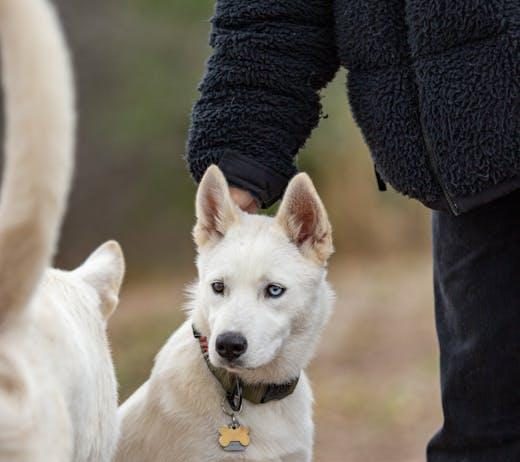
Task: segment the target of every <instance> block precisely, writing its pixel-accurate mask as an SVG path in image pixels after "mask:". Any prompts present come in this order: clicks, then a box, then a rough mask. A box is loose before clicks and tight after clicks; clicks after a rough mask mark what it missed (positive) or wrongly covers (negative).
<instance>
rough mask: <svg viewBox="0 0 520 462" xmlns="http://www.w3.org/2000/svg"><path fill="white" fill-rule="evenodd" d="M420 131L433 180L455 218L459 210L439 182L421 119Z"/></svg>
mask: <svg viewBox="0 0 520 462" xmlns="http://www.w3.org/2000/svg"><path fill="white" fill-rule="evenodd" d="M421 131H422V135H423V140H424V147H425V149H426V153H427V155H428V160H429V163H430V167H431V170H432V174H433V177H434V178H435V180H436V181H437V183H438V184H439V186H440V188H441V189H442V193H443V194H444V198H445V199H446V202H447V204H448V207H449V208H450V210H451V213H453V215H455V216H457V215H460V210H459V207H458V205H457V203H456V202H455V200H454V199H453V198H452V197H451V195H450V193H449V192H448V190H447V189H446V186H445V185H444V183H443V182H442V180H441V175H440V173H439V167H438V166H437V159H436V158H435V154H434V153H433V149H432V146H431V144H430V139H429V138H428V135H427V134H426V130H425V129H424V124H423V122H422V118H421Z"/></svg>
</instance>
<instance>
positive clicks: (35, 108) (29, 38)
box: [0, 0, 75, 323]
mask: <svg viewBox="0 0 520 462" xmlns="http://www.w3.org/2000/svg"><path fill="white" fill-rule="evenodd" d="M0 39H1V45H2V63H3V73H4V79H3V80H4V97H5V101H6V110H5V114H6V120H7V122H6V130H5V135H6V141H5V152H6V161H5V165H4V168H5V170H4V178H3V185H2V190H1V196H0V323H1V322H2V321H3V319H4V318H5V317H6V315H7V314H8V313H10V312H13V313H14V312H17V311H20V310H22V309H23V308H24V307H25V306H26V305H27V304H28V303H29V301H30V298H31V296H32V295H33V292H34V290H35V288H36V286H37V285H38V283H39V281H40V278H41V276H42V274H43V271H44V269H45V268H46V267H47V266H48V265H49V264H50V262H51V259H52V257H53V254H54V251H55V246H56V243H57V240H58V235H59V228H60V226H61V222H62V218H63V214H64V210H65V205H66V201H67V196H68V190H69V184H70V181H71V175H72V166H73V152H74V138H75V110H74V105H75V103H74V86H73V78H72V71H71V66H70V61H69V55H68V51H67V47H66V44H65V40H64V38H63V34H62V31H61V27H60V25H59V21H58V19H57V17H56V14H55V12H54V9H53V8H52V6H51V5H50V4H49V3H48V1H47V0H0Z"/></svg>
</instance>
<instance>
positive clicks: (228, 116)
mask: <svg viewBox="0 0 520 462" xmlns="http://www.w3.org/2000/svg"><path fill="white" fill-rule="evenodd" d="M211 45H212V47H213V50H214V53H213V55H212V56H211V58H210V60H209V62H208V65H207V72H206V75H205V77H204V79H203V81H202V83H201V85H200V91H201V98H200V100H199V101H198V102H197V103H196V105H195V107H194V110H193V115H192V126H191V130H190V137H189V141H188V148H187V160H188V163H189V167H190V170H191V172H192V174H193V176H194V178H195V179H196V180H197V181H198V180H200V178H201V176H202V174H203V173H204V171H205V169H206V168H207V167H208V165H210V164H211V163H216V164H218V165H220V166H221V168H222V170H223V171H224V173H225V174H226V176H227V178H228V180H229V181H230V183H232V184H234V185H236V186H240V187H242V188H245V189H248V190H249V191H251V192H252V193H253V194H254V195H255V196H256V197H257V199H258V200H259V202H260V203H261V204H262V205H263V206H268V205H270V204H272V203H273V202H275V201H276V200H277V199H278V198H279V197H280V196H281V194H282V193H283V190H284V188H285V186H286V185H287V182H288V180H289V178H290V177H291V176H292V175H293V174H294V173H295V172H296V168H295V166H294V158H295V156H296V154H297V152H298V150H299V149H300V148H301V146H302V145H303V144H304V143H305V141H306V139H307V138H308V137H309V135H310V133H311V131H312V129H313V128H314V127H315V126H316V125H317V124H318V121H319V118H320V111H321V106H320V98H319V91H320V89H321V88H323V87H324V86H325V85H326V84H327V83H328V82H329V81H330V80H331V79H332V77H333V76H334V74H335V72H336V70H337V69H338V67H339V66H340V65H343V66H344V67H346V68H347V69H348V71H349V77H348V94H349V98H350V102H351V106H352V110H353V113H354V116H355V119H356V121H357V123H358V124H359V125H360V127H361V130H362V132H363V135H364V137H365V140H366V142H367V144H368V146H369V148H370V151H371V153H372V157H373V159H374V162H375V164H376V168H377V170H378V172H379V174H380V176H381V177H382V178H383V179H384V180H385V181H386V182H388V183H389V184H391V185H392V186H393V187H394V188H395V189H396V190H398V191H400V192H401V193H403V194H405V195H407V196H410V197H413V198H417V199H419V200H420V201H422V202H423V203H425V204H426V205H428V206H430V207H432V208H438V209H446V208H449V209H451V211H452V212H453V213H456V214H459V213H462V212H465V211H467V210H470V209H472V208H474V207H477V206H479V205H481V204H483V203H486V202H489V201H491V200H493V199H495V198H497V197H500V196H502V195H504V194H507V193H508V192H511V191H513V190H515V189H518V188H519V187H520V54H519V50H520V3H519V2H518V0H463V1H453V0H335V1H332V0H287V1H283V2H280V1H278V0H217V6H216V12H215V16H214V18H213V30H212V35H211ZM325 161H326V160H325Z"/></svg>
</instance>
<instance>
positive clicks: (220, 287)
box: [211, 281, 226, 295]
mask: <svg viewBox="0 0 520 462" xmlns="http://www.w3.org/2000/svg"><path fill="white" fill-rule="evenodd" d="M211 288H212V289H213V292H215V293H216V294H218V295H222V294H223V293H224V289H225V288H226V286H225V285H224V283H223V282H222V281H215V282H212V283H211Z"/></svg>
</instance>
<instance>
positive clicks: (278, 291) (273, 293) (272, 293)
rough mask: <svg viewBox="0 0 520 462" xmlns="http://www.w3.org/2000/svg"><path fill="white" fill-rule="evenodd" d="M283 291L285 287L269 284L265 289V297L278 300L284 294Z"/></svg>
mask: <svg viewBox="0 0 520 462" xmlns="http://www.w3.org/2000/svg"><path fill="white" fill-rule="evenodd" d="M285 290H286V289H285V287H282V286H279V285H277V284H269V285H268V286H267V287H266V288H265V296H266V297H270V298H278V297H281V296H282V295H283V294H284V292H285Z"/></svg>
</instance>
